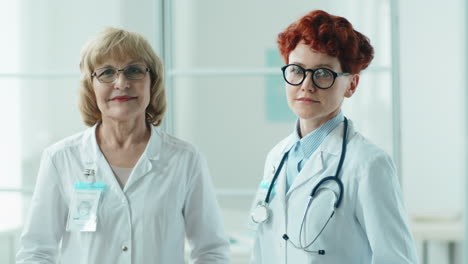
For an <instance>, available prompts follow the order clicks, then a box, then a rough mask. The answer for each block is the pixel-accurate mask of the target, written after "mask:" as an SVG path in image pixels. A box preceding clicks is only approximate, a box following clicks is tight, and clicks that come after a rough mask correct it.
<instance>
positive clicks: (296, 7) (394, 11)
mask: <svg viewBox="0 0 468 264" xmlns="http://www.w3.org/2000/svg"><path fill="white" fill-rule="evenodd" d="M313 9H323V10H325V11H327V12H330V13H332V14H335V15H340V16H344V17H346V18H347V19H348V20H349V21H350V22H351V23H352V24H353V25H354V27H355V28H356V29H357V30H358V31H360V32H362V33H364V34H365V35H367V36H368V37H369V38H370V40H371V43H372V44H373V46H374V48H375V59H374V61H373V63H372V64H371V66H370V68H368V69H367V70H365V71H364V72H363V73H362V75H361V82H360V85H359V89H358V91H357V93H356V94H355V96H353V98H352V99H350V100H347V101H345V103H344V107H343V108H344V109H343V112H344V113H345V115H346V116H348V117H349V118H351V119H352V120H353V121H354V123H355V124H356V125H357V127H358V129H359V130H360V131H361V132H362V133H363V134H364V135H366V136H367V137H368V138H369V139H370V140H371V141H373V142H374V143H376V144H377V145H379V146H381V147H382V148H383V149H385V150H386V151H387V152H388V153H390V154H391V155H392V157H393V158H394V160H395V163H396V164H397V167H398V171H399V177H400V184H401V187H402V189H403V195H404V199H405V203H406V206H407V210H408V213H409V217H410V219H411V228H412V232H413V234H414V236H415V238H416V241H417V247H418V252H419V256H420V259H421V263H437V264H445V263H447V264H449V263H450V264H454V263H457V264H458V263H468V258H466V257H465V256H466V255H467V254H466V253H468V246H467V245H466V244H465V243H464V238H465V237H466V235H465V226H466V224H467V223H468V222H467V220H466V217H465V212H466V208H467V204H468V195H467V192H466V190H467V182H466V180H465V178H466V176H467V174H468V166H467V161H468V156H467V151H466V150H467V147H468V143H467V140H466V135H467V132H468V123H467V121H468V114H467V113H468V111H467V110H468V109H467V101H468V93H467V92H466V90H467V89H466V88H467V87H468V77H467V76H468V74H467V73H468V52H467V47H468V41H467V40H468V38H467V36H468V27H467V25H468V3H467V2H466V1H465V0H446V1H425V0H413V1H398V0H347V1H331V0H314V1H310V0H295V1H279V0H254V1H252V0H236V1H227V0H222V1H221V0H173V1H170V0H140V1H130V0H112V1H111V0H100V1H92V0H80V1H61V0H16V1H6V0H0V32H1V33H2V41H0V91H1V93H0V94H1V95H3V96H4V97H3V98H4V100H2V102H1V103H0V113H1V117H2V120H3V122H2V125H1V129H0V168H1V169H2V171H3V173H1V174H0V206H1V210H0V263H5V264H10V263H14V256H15V253H16V248H17V246H18V245H17V244H18V237H19V233H20V232H21V229H22V225H23V221H24V219H25V216H26V215H27V212H28V207H29V205H28V203H29V200H30V199H31V195H32V192H33V189H34V184H35V180H36V174H37V170H38V166H39V160H40V157H41V152H42V150H43V149H44V148H45V147H46V146H48V145H50V144H52V143H53V142H55V141H58V140H60V139H62V138H64V137H67V136H69V135H72V134H74V133H76V132H79V131H81V130H83V129H85V126H84V124H83V123H82V121H81V117H80V114H79V111H78V108H77V98H78V97H77V95H78V86H79V68H78V63H79V54H80V50H81V47H82V46H83V45H84V43H85V42H86V41H87V40H88V39H89V38H91V37H92V36H93V35H94V34H96V33H97V32H99V31H101V30H102V29H104V28H105V27H108V26H112V27H120V28H125V29H127V30H131V31H136V32H139V33H141V34H143V35H144V36H145V37H146V38H147V39H148V40H149V41H150V42H151V44H152V45H153V47H154V49H155V51H156V52H157V53H158V54H159V55H160V57H161V58H162V59H163V61H164V65H165V67H166V88H167V93H168V105H169V109H168V114H167V117H166V119H165V121H164V124H163V129H164V130H166V131H168V132H169V133H171V134H174V135H176V136H178V137H180V138H182V139H185V140H187V141H190V142H192V143H193V144H195V145H197V147H198V148H199V149H200V150H201V151H202V152H203V154H204V155H205V156H206V158H207V159H208V162H209V165H210V170H211V174H212V178H213V182H214V184H215V187H216V191H217V195H218V201H219V203H220V206H221V208H222V211H223V215H224V221H225V225H226V228H227V230H228V232H229V235H230V237H231V243H232V247H231V248H232V257H233V263H247V262H248V258H249V255H250V248H251V245H252V234H251V233H250V231H249V229H248V228H247V218H248V216H249V212H248V210H249V208H250V203H251V200H252V198H253V195H254V192H255V190H256V187H257V186H258V183H259V181H260V179H261V177H262V171H263V163H264V159H265V156H266V154H267V152H268V151H269V149H270V148H272V147H273V146H274V145H275V144H276V143H277V142H278V141H279V140H280V139H282V138H284V137H285V136H286V135H288V134H289V133H290V132H291V131H292V129H293V125H294V122H295V117H294V115H293V114H292V113H291V112H290V111H289V109H288V107H287V104H286V101H285V95H284V83H283V80H282V77H281V71H280V67H281V66H282V65H283V61H282V59H281V58H280V56H279V54H278V51H277V48H276V36H277V34H278V33H279V32H280V31H282V30H283V29H285V28H286V27H287V26H288V25H289V24H290V23H292V22H293V21H295V20H297V19H298V18H300V17H301V16H303V15H305V14H306V13H307V12H308V11H311V10H313Z"/></svg>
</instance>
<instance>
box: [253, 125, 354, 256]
mask: <svg viewBox="0 0 468 264" xmlns="http://www.w3.org/2000/svg"><path fill="white" fill-rule="evenodd" d="M347 134H348V119H347V118H346V117H345V118H344V133H343V142H342V144H341V156H340V161H339V163H338V168H337V169H336V173H335V176H328V177H325V178H323V179H322V180H320V182H319V183H317V185H315V187H314V188H313V189H312V192H311V193H310V198H309V202H308V203H307V207H306V210H305V212H304V216H303V218H302V223H301V228H300V230H299V245H296V243H293V242H292V241H291V240H290V239H289V236H288V235H287V234H284V235H283V239H284V240H285V241H289V242H290V243H291V244H292V245H293V246H294V247H295V248H297V249H302V250H305V251H306V252H309V253H315V254H319V255H325V250H323V249H321V250H316V251H315V250H308V249H307V248H309V247H310V246H311V245H312V244H313V243H314V242H315V241H316V240H317V238H318V237H319V236H320V234H322V232H323V230H324V229H325V227H326V226H327V225H328V223H329V222H330V219H331V218H332V217H333V215H334V214H335V211H336V209H338V208H339V207H340V205H341V199H342V197H343V182H342V181H341V180H340V178H338V176H339V173H340V171H341V167H342V166H343V161H344V159H345V156H346V139H347ZM288 154H289V151H287V152H286V153H285V154H284V155H283V158H282V159H281V162H280V163H279V165H278V169H277V170H276V172H275V175H274V176H273V179H272V180H271V182H270V186H269V187H268V192H267V195H266V197H265V200H264V201H262V202H261V203H259V204H258V205H257V207H256V208H255V209H254V211H253V212H252V215H251V217H252V220H253V221H254V222H255V223H257V224H260V223H264V222H265V221H267V220H268V219H269V218H270V214H271V213H270V210H269V203H270V195H271V192H272V190H273V186H274V185H275V182H276V180H277V179H278V175H279V173H280V172H281V169H282V167H283V165H284V162H285V160H286V158H287V157H288ZM327 182H335V183H336V185H337V186H338V188H339V192H338V199H337V200H336V202H335V204H334V205H333V207H334V208H333V212H332V213H331V215H330V217H329V218H328V220H327V221H326V222H325V225H324V226H323V228H322V229H321V230H320V232H318V234H317V235H316V236H315V237H314V239H312V242H310V243H308V244H306V245H303V244H302V241H303V240H302V239H301V237H302V230H303V227H304V221H305V218H306V216H307V213H308V211H309V208H310V205H311V203H312V200H313V199H314V197H315V195H316V194H317V191H318V190H319V189H320V186H321V185H323V184H325V183H327Z"/></svg>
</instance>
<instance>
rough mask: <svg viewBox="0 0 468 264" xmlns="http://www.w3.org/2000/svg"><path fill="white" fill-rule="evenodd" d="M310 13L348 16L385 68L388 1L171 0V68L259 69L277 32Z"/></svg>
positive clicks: (273, 43) (388, 18)
mask: <svg viewBox="0 0 468 264" xmlns="http://www.w3.org/2000/svg"><path fill="white" fill-rule="evenodd" d="M314 9H323V10H325V11H327V12H330V13H332V14H335V15H340V16H344V17H346V18H348V19H349V20H350V21H351V22H352V23H353V25H354V26H355V28H356V29H357V30H358V31H361V32H362V33H364V34H365V35H366V36H368V37H369V38H370V39H371V42H372V43H373V44H374V45H375V46H376V47H378V52H377V56H376V61H375V65H380V66H390V64H391V61H390V58H391V56H390V43H391V41H390V5H389V1H388V0H381V1H375V0H349V1H340V2H332V1H328V0H314V1H310V0H296V1H294V2H291V1H280V0H274V1H270V0H256V1H250V0H237V1H218V0H199V1H191V0H175V1H173V18H172V21H173V32H172V34H173V36H174V42H173V44H174V45H173V49H174V52H173V54H172V56H174V66H175V67H177V68H191V67H207V68H211V67H219V66H221V67H262V66H264V65H263V62H264V61H265V50H267V49H269V48H274V47H276V38H277V35H278V33H280V32H281V31H282V30H284V29H285V28H286V27H287V26H288V25H289V24H291V23H292V22H294V21H296V20H297V19H298V18H300V17H301V16H303V15H305V14H306V13H307V12H309V11H312V10H314Z"/></svg>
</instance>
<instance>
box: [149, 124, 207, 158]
mask: <svg viewBox="0 0 468 264" xmlns="http://www.w3.org/2000/svg"><path fill="white" fill-rule="evenodd" d="M155 131H156V133H157V134H158V135H159V137H158V138H160V140H161V143H162V148H163V149H164V152H177V153H187V154H198V153H199V150H198V148H197V147H195V145H193V144H192V143H190V142H188V141H185V140H183V139H181V138H179V137H176V136H174V135H171V134H169V133H167V132H164V131H162V130H161V129H159V128H156V129H155Z"/></svg>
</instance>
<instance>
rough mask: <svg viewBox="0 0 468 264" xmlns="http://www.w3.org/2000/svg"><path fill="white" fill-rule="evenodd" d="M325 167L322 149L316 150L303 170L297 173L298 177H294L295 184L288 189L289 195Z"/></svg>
mask: <svg viewBox="0 0 468 264" xmlns="http://www.w3.org/2000/svg"><path fill="white" fill-rule="evenodd" d="M323 168H324V165H323V158H322V152H321V151H315V153H314V154H312V156H311V157H310V159H309V160H308V161H307V162H306V164H304V168H302V170H301V172H300V173H299V174H298V175H297V177H296V179H294V181H293V184H292V185H291V187H290V188H289V190H288V193H287V196H289V195H290V194H291V192H293V191H294V190H295V189H297V188H298V187H300V186H301V185H303V184H304V183H306V182H307V181H309V180H310V179H313V178H315V176H316V175H317V174H319V173H320V172H321V171H322V170H323Z"/></svg>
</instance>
